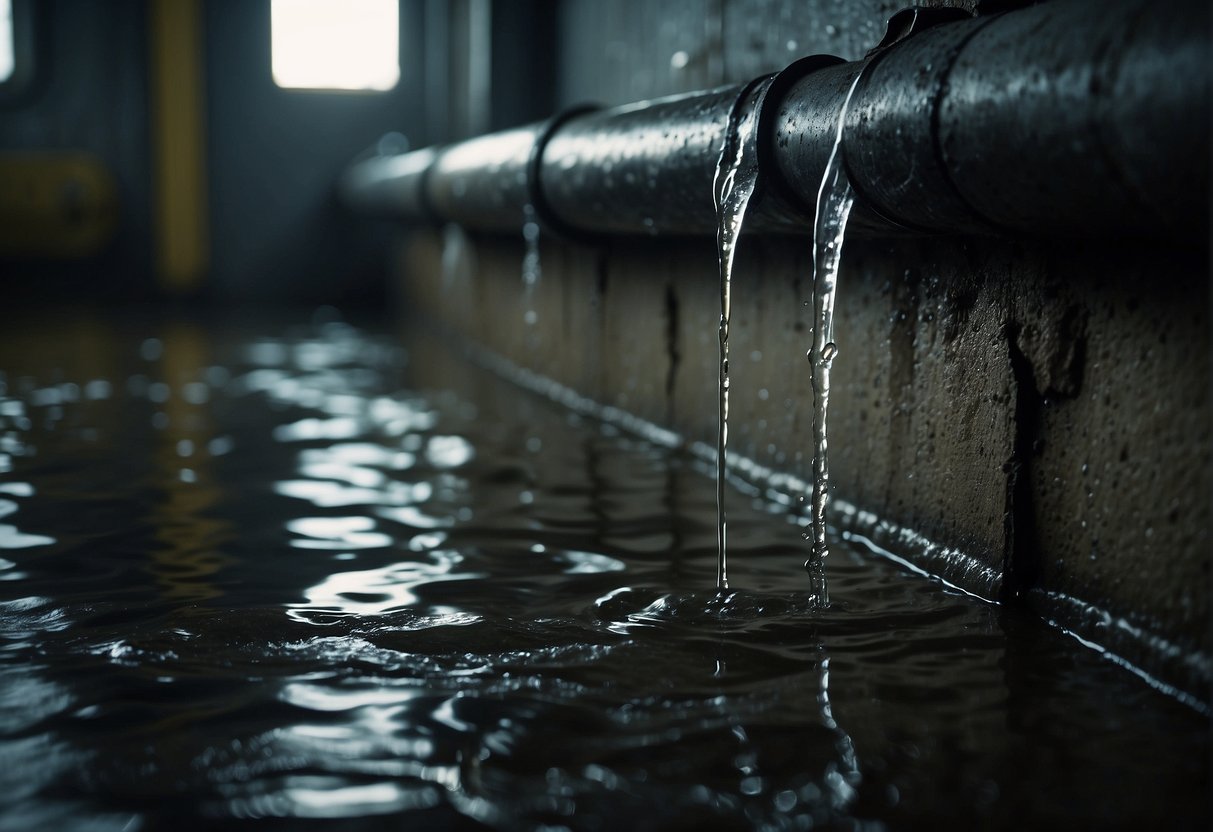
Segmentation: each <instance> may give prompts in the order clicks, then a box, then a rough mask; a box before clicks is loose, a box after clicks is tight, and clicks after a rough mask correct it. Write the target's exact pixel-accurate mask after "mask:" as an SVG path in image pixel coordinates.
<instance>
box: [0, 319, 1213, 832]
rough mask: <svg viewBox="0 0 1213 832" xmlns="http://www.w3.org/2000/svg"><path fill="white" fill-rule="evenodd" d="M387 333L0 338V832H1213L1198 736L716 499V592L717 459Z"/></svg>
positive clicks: (840, 545)
mask: <svg viewBox="0 0 1213 832" xmlns="http://www.w3.org/2000/svg"><path fill="white" fill-rule="evenodd" d="M305 317H306V316H305ZM402 343H404V342H403V341H402V340H401V339H400V338H398V337H396V336H386V335H385V336H371V335H368V334H366V333H364V332H360V331H358V330H355V329H353V328H351V327H349V326H346V325H344V324H339V323H331V322H330V323H327V324H316V323H309V324H306V325H300V326H294V325H283V324H282V323H276V324H268V323H263V324H260V325H258V326H256V327H248V326H241V327H236V326H217V325H213V324H210V325H204V324H201V323H197V322H193V323H191V322H188V321H181V320H174V319H171V318H165V317H159V318H149V319H147V320H144V321H143V322H140V323H133V322H130V321H127V322H123V323H120V322H116V321H115V320H113V319H112V318H107V317H105V316H100V315H88V314H80V315H73V316H62V317H60V318H59V319H47V318H37V317H29V316H27V317H26V318H25V319H23V320H22V321H21V322H12V321H10V322H9V323H8V324H6V328H5V331H4V332H3V334H0V372H2V373H3V374H2V375H0V829H5V830H19V829H48V830H50V829H102V830H104V829H161V828H165V829H183V828H194V827H198V828H211V827H214V826H225V825H236V824H239V823H242V822H245V821H246V819H263V820H260V821H259V822H258V823H257V825H258V827H259V828H290V829H295V828H304V827H307V826H309V824H311V825H321V826H323V827H325V828H340V829H364V828H390V829H410V830H415V829H437V828H469V827H470V828H475V827H477V826H479V825H481V824H483V825H487V826H491V827H499V828H506V829H520V828H526V829H529V828H540V827H546V828H549V829H559V828H563V827H569V828H574V829H589V830H592V829H603V830H606V829H648V828H662V829H665V828H675V829H692V828H751V827H752V828H772V829H784V828H787V829H806V828H810V827H814V828H823V827H824V828H856V827H862V828H881V827H885V826H887V827H890V828H909V827H914V828H932V827H938V826H947V827H956V828H969V827H975V826H977V827H996V828H1020V827H1024V826H1027V825H1029V824H1034V825H1036V826H1047V827H1082V828H1092V827H1094V828H1143V827H1147V826H1154V827H1165V828H1175V827H1180V828H1193V829H1205V828H1208V825H1209V792H1208V786H1209V778H1210V765H1209V760H1210V744H1209V727H1210V726H1209V722H1208V720H1207V719H1206V718H1205V717H1204V716H1202V715H1200V714H1198V713H1197V712H1195V711H1193V710H1191V709H1190V708H1188V707H1186V706H1185V705H1183V704H1180V703H1178V702H1176V701H1174V700H1172V699H1169V698H1168V697H1166V696H1164V695H1163V694H1161V693H1158V692H1157V691H1155V690H1153V689H1151V688H1150V687H1148V686H1147V685H1146V684H1145V683H1144V682H1142V681H1141V680H1140V679H1138V678H1137V677H1136V676H1134V675H1132V674H1130V673H1128V672H1126V671H1124V670H1122V669H1120V668H1118V667H1117V666H1115V665H1114V664H1112V663H1111V662H1109V661H1107V660H1105V659H1103V658H1101V657H1100V656H1098V655H1096V654H1095V653H1094V652H1092V651H1089V650H1087V649H1085V648H1083V647H1082V646H1081V645H1079V644H1077V643H1076V642H1075V641H1074V640H1072V639H1070V638H1068V637H1066V636H1064V635H1063V634H1060V633H1058V632H1056V631H1054V630H1051V629H1049V628H1047V627H1046V626H1044V625H1043V624H1041V623H1039V622H1037V621H1035V620H1034V619H1032V618H1031V617H1029V616H1027V615H1024V614H1021V613H1019V612H1017V611H1015V610H1010V609H1005V608H1000V607H998V606H993V605H989V604H986V603H982V602H980V601H976V600H974V599H972V598H969V597H966V596H963V595H960V594H957V593H954V592H951V591H948V590H947V589H945V588H944V587H941V586H940V585H938V584H935V583H932V582H930V581H927V580H924V579H922V578H920V577H917V576H914V575H911V574H908V573H907V572H905V571H903V570H902V569H900V568H899V567H898V566H896V565H895V564H893V563H891V562H889V561H887V560H884V559H881V558H879V557H876V556H875V555H873V554H871V553H869V552H866V551H864V550H862V549H859V548H857V547H856V546H855V545H853V544H849V543H847V542H845V541H841V540H832V541H831V552H832V554H831V556H830V558H829V559H828V562H827V575H828V579H829V585H830V599H831V600H830V604H829V606H828V607H827V608H817V607H815V605H814V604H813V603H812V602H811V600H810V596H809V593H808V589H809V587H808V578H807V576H806V575H805V573H804V571H803V569H802V568H801V564H802V563H803V562H804V560H805V557H806V553H805V544H804V542H803V541H802V540H801V539H800V524H801V523H803V519H802V518H789V517H788V516H787V515H786V513H785V510H784V509H782V508H780V507H777V506H772V505H769V504H765V503H762V502H753V501H751V498H749V497H746V496H744V495H742V494H740V493H739V492H734V494H733V495H732V496H731V498H730V514H729V525H730V555H731V559H730V567H731V575H730V580H731V583H732V585H733V587H734V590H733V592H732V594H730V595H727V596H724V597H718V596H717V595H716V593H715V590H714V583H715V569H716V531H717V529H716V506H715V496H716V495H715V485H714V482H713V480H712V478H711V476H710V473H711V472H710V469H707V468H705V466H703V465H701V464H700V463H698V462H695V461H692V460H690V459H687V458H684V457H679V456H675V455H671V454H670V453H669V452H667V451H665V450H663V449H660V448H658V447H655V446H653V445H651V444H649V443H647V442H645V441H643V440H641V439H637V438H634V437H630V436H627V435H621V434H619V433H618V431H616V430H615V429H613V428H611V427H609V426H604V425H602V424H599V423H596V422H593V421H589V420H586V419H584V418H581V417H576V416H572V415H570V414H568V413H565V412H562V411H560V410H558V409H557V408H555V407H554V406H552V405H550V404H548V403H546V402H543V401H540V400H538V399H536V398H534V397H531V396H529V395H527V394H523V393H520V392H519V391H517V390H515V389H513V388H510V387H508V386H507V385H505V384H504V383H502V382H500V381H497V380H495V379H494V378H492V377H489V376H487V375H485V374H484V373H482V372H480V371H478V370H475V369H472V368H470V367H468V366H466V365H464V364H462V363H460V362H459V361H457V360H455V359H453V358H451V357H450V356H449V355H447V354H445V353H443V352H441V351H439V350H437V349H436V348H434V347H433V346H426V345H424V344H423V343H417V344H410V346H409V348H408V349H407V351H406V349H405V348H404V347H402V346H401V344H402ZM793 361H794V357H790V358H789V362H790V363H791V362H793ZM797 366H799V365H797ZM712 382H713V380H712V379H705V383H707V384H711V383H712ZM806 441H807V440H806ZM267 818H268V819H278V820H277V821H273V820H268V821H267V820H264V819H267Z"/></svg>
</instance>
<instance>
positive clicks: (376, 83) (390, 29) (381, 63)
mask: <svg viewBox="0 0 1213 832" xmlns="http://www.w3.org/2000/svg"><path fill="white" fill-rule="evenodd" d="M0 2H4V0H0ZM270 32H271V36H270V38H271V54H272V62H273V74H274V83H276V84H277V85H278V86H280V87H285V88H288V89H305V90H370V91H383V90H390V89H392V88H393V87H395V86H396V82H398V81H399V80H400V4H399V0H270Z"/></svg>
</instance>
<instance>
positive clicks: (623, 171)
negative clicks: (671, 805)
mask: <svg viewBox="0 0 1213 832" xmlns="http://www.w3.org/2000/svg"><path fill="white" fill-rule="evenodd" d="M1209 31H1210V11H1209V4H1208V3H1206V2H1203V0H1195V2H1176V3H1156V2H1153V1H1152V0H1053V2H1048V3H1043V4H1039V5H1035V6H1031V7H1029V8H1026V9H1021V10H1017V11H1012V12H1006V13H1003V14H997V15H991V16H986V17H974V18H968V19H963V20H950V21H947V22H942V23H936V24H935V25H924V26H918V27H910V30H909V33H908V34H905V33H902V36H901V37H900V39H894V41H893V42H892V43H891V45H887V46H883V47H882V48H880V49H878V50H876V51H874V53H873V54H872V55H869V56H868V57H867V58H865V59H864V60H863V61H855V62H851V63H845V62H842V61H840V60H839V59H832V58H828V57H821V56H819V57H815V58H811V59H805V60H802V61H798V62H796V63H795V64H793V65H792V66H790V67H789V68H788V69H786V70H785V71H784V72H782V73H780V74H779V75H778V76H777V77H776V79H775V81H774V83H772V84H771V86H770V88H769V91H768V92H767V93H766V95H765V98H763V99H761V100H758V101H756V102H754V106H758V107H760V108H761V119H760V121H761V127H760V129H759V131H758V132H757V136H756V139H755V141H756V142H757V145H758V147H757V151H758V153H759V154H760V164H761V170H762V183H761V185H760V188H761V192H760V197H759V200H760V201H759V203H758V205H757V207H756V208H755V209H752V217H753V227H755V228H757V229H765V230H768V231H793V232H795V231H802V232H806V233H807V232H808V231H809V230H810V229H811V219H812V212H813V206H814V205H815V202H816V197H817V190H818V187H819V185H820V181H821V176H822V172H823V170H824V168H825V164H826V160H827V158H828V156H829V153H830V148H831V144H832V142H833V140H834V136H835V134H836V132H837V125H838V118H839V114H840V112H841V109H842V103H843V100H844V98H845V95H846V92H847V90H848V89H849V88H850V86H851V82H852V81H853V80H854V78H855V76H856V74H857V73H862V76H863V77H862V78H861V79H860V82H859V84H858V86H857V88H856V90H855V94H854V96H853V98H852V101H851V105H850V107H849V108H848V111H847V116H846V119H847V120H846V124H845V125H844V129H843V145H842V152H843V154H844V158H845V161H846V167H847V171H848V174H849V175H850V177H851V180H852V184H853V186H854V187H855V190H856V193H857V194H858V197H859V199H858V202H857V214H856V216H853V218H852V227H853V229H854V230H855V231H861V232H868V233H889V232H893V231H907V230H908V231H911V232H922V233H984V234H1044V235H1051V236H1067V235H1111V234H1125V233H1128V234H1133V235H1139V236H1154V237H1165V238H1171V239H1181V240H1189V241H1198V240H1203V239H1205V238H1206V237H1207V234H1208V227H1209V226H1208V224H1209V177H1210V160H1209V156H1210V154H1209V133H1210V99H1211V90H1213V83H1211V80H1210V76H1211V70H1210V44H1209V38H1208V32H1209ZM741 90H742V87H741V86H737V87H725V88H721V89H717V90H710V91H706V92H700V93H693V94H690V95H683V96H676V97H672V98H666V99H658V100H654V101H649V102H641V103H639V104H635V105H630V106H626V107H619V108H615V109H610V110H600V111H596V112H588V113H587V112H579V113H576V114H574V115H571V116H567V117H562V118H561V117H558V118H557V119H555V120H553V121H550V122H545V123H541V124H537V125H530V126H527V127H522V128H518V129H515V130H509V131H505V132H502V133H495V134H492V135H488V136H483V137H480V138H476V139H472V140H470V141H466V142H461V143H459V144H455V145H452V146H450V147H447V148H440V149H436V150H434V149H430V150H421V151H416V152H414V153H409V154H404V155H403V156H387V157H373V158H370V159H366V160H363V161H361V162H358V163H357V164H355V165H354V166H352V167H351V169H350V170H349V171H348V172H347V174H346V176H345V177H344V178H343V181H342V183H341V190H342V194H343V196H344V198H345V199H346V201H347V202H348V203H349V204H350V205H351V206H352V207H354V208H355V209H358V210H363V211H368V212H376V213H386V214H390V215H393V216H397V217H400V218H403V219H407V220H420V221H425V220H430V221H442V222H455V223H459V224H462V225H465V226H467V227H470V228H476V229H483V230H490V231H504V232H511V233H516V232H518V231H519V230H520V229H521V226H522V223H523V221H524V211H525V209H526V206H528V205H531V206H534V208H535V210H536V211H537V213H538V215H539V219H540V221H541V222H546V224H547V225H548V226H549V227H552V228H555V229H557V230H558V231H561V232H563V233H564V234H565V235H566V236H577V235H584V236H596V235H611V234H706V233H710V232H712V231H714V229H715V226H716V217H715V212H714V209H713V203H712V199H711V193H712V191H711V186H712V178H713V174H714V170H715V165H716V160H717V157H718V155H719V151H720V147H721V144H722V142H723V139H724V130H725V125H726V123H727V121H728V115H729V111H730V109H731V108H732V106H733V103H734V101H735V100H736V99H737V96H738V94H739V93H740V91H741ZM860 206H862V210H861V209H860Z"/></svg>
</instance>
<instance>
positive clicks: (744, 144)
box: [712, 79, 770, 591]
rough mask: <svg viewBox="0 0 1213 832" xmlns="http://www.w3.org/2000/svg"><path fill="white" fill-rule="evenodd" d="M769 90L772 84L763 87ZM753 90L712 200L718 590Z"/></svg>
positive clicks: (736, 110)
mask: <svg viewBox="0 0 1213 832" xmlns="http://www.w3.org/2000/svg"><path fill="white" fill-rule="evenodd" d="M761 83H762V84H765V85H769V84H770V80H769V79H768V80H765V81H763V82H761ZM753 92H754V91H753V90H751V89H747V90H746V91H744V92H743V93H742V94H741V95H739V96H738V98H737V103H736V104H734V105H733V110H732V112H730V113H729V122H728V125H727V126H726V127H725V135H724V142H723V144H722V145H721V148H720V158H719V160H718V161H717V163H716V176H715V177H714V178H713V180H712V197H713V201H714V202H715V205H716V217H717V222H718V225H717V227H716V246H717V254H718V257H719V262H720V333H719V334H720V386H719V399H718V402H719V407H718V413H717V433H716V515H717V517H716V544H717V550H718V554H717V558H718V563H717V569H716V588H717V590H719V591H724V590H726V589H728V587H729V577H728V554H727V553H728V545H727V543H728V541H727V536H728V524H727V521H726V516H725V490H726V482H725V480H726V475H727V473H728V444H729V317H730V315H731V313H732V291H733V260H734V256H735V255H736V253H737V242H738V240H739V238H740V237H741V228H742V224H743V223H744V221H745V214H746V208H748V207H749V204H750V198H751V197H752V196H753V195H754V187H755V185H757V184H758V155H757V152H756V149H755V146H754V142H753V135H754V131H755V130H757V129H758V115H759V108H758V107H756V106H753V100H754V99H755V97H756V96H754V95H753Z"/></svg>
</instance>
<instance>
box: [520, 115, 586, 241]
mask: <svg viewBox="0 0 1213 832" xmlns="http://www.w3.org/2000/svg"><path fill="white" fill-rule="evenodd" d="M601 109H602V107H601V106H600V105H598V104H574V105H573V106H572V107H568V108H566V109H564V110H561V111H560V112H558V113H556V114H555V115H553V116H552V117H551V118H549V119H548V120H547V121H545V122H544V123H543V127H542V128H541V129H540V131H539V135H537V136H536V137H535V143H534V144H533V145H531V153H530V156H529V157H527V162H526V193H527V201H528V202H529V203H530V206H531V210H532V211H534V212H535V221H536V222H538V224H539V227H540V228H541V229H543V230H544V231H545V232H547V233H548V234H551V235H552V236H554V237H556V238H557V239H560V240H564V241H566V242H570V243H579V244H582V245H587V244H593V243H595V242H597V241H598V240H599V238H598V237H597V236H596V235H594V234H589V233H587V232H585V231H582V230H581V229H578V228H575V227H573V226H572V225H569V224H568V223H566V222H565V221H564V220H562V219H561V218H560V217H559V216H557V214H556V212H555V211H554V210H553V209H552V205H551V203H550V202H549V201H548V198H547V195H546V194H545V193H544V192H543V181H542V179H541V174H542V170H543V152H544V150H546V149H547V146H548V142H549V141H550V140H551V138H552V136H554V135H555V134H556V131H557V130H559V129H560V128H561V127H563V126H564V125H565V124H566V123H567V122H569V121H571V120H573V119H575V118H577V117H578V116H583V115H586V114H587V113H594V112H597V111H599V110H601Z"/></svg>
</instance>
